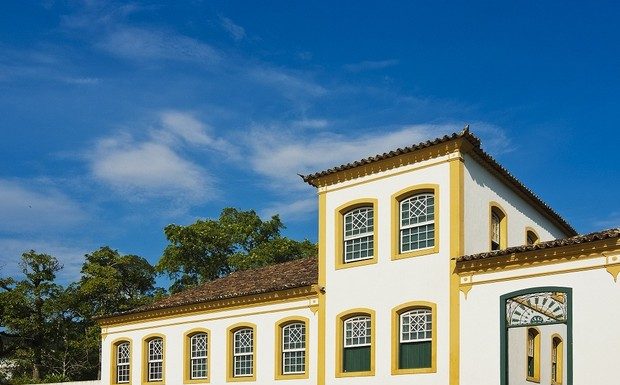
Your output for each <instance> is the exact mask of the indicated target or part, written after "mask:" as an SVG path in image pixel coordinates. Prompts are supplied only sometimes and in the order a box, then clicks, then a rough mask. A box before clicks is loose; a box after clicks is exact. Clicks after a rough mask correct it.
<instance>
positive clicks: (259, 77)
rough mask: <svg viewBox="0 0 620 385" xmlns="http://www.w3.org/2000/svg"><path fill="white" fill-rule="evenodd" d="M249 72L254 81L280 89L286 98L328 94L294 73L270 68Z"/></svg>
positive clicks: (315, 84) (255, 69) (251, 68)
mask: <svg viewBox="0 0 620 385" xmlns="http://www.w3.org/2000/svg"><path fill="white" fill-rule="evenodd" d="M247 71H248V74H249V76H250V78H251V79H253V80H254V81H256V82H258V83H261V84H265V85H267V86H269V87H272V88H275V89H278V90H279V91H280V92H281V93H282V95H283V96H284V97H287V98H290V99H296V98H299V97H317V96H322V95H325V94H326V93H327V90H326V89H325V88H324V87H323V86H321V85H320V84H318V83H315V82H314V81H312V80H309V79H307V77H306V76H300V75H299V74H296V73H293V72H285V71H284V70H280V69H275V68H270V67H250V68H247Z"/></svg>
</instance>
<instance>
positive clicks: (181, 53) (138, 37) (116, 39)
mask: <svg viewBox="0 0 620 385" xmlns="http://www.w3.org/2000/svg"><path fill="white" fill-rule="evenodd" d="M96 47H98V48H100V49H102V50H104V51H106V52H108V53H110V54H112V55H115V56H119V57H123V58H126V59H136V60H149V59H165V60H185V61H196V62H201V63H207V64H213V63H217V62H218V61H219V60H220V59H221V57H220V54H219V53H218V51H217V50H216V49H215V48H213V47H211V46H210V45H208V44H206V43H203V42H201V41H199V40H196V39H193V38H190V37H187V36H184V35H181V34H179V33H177V32H174V31H163V30H157V29H146V28H137V27H129V26H123V25H118V26H115V27H114V28H113V29H112V30H111V31H109V32H108V33H107V34H105V35H104V36H103V37H102V38H101V40H100V41H99V42H98V43H97V44H96Z"/></svg>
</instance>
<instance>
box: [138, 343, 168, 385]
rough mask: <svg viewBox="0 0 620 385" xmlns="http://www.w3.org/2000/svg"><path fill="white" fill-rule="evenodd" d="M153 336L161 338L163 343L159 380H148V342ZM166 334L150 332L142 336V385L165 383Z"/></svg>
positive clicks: (161, 384)
mask: <svg viewBox="0 0 620 385" xmlns="http://www.w3.org/2000/svg"><path fill="white" fill-rule="evenodd" d="M155 338H161V339H162V343H163V345H164V349H163V353H164V354H163V356H164V357H163V359H162V363H161V366H162V369H161V381H149V365H148V359H149V342H150V341H151V340H154V339H155ZM166 356H167V354H166V336H165V335H163V334H160V333H152V334H149V335H147V336H144V337H143V338H142V385H150V384H159V385H164V384H165V383H166Z"/></svg>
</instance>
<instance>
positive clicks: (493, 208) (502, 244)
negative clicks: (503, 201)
mask: <svg viewBox="0 0 620 385" xmlns="http://www.w3.org/2000/svg"><path fill="white" fill-rule="evenodd" d="M493 212H495V213H496V214H497V215H498V216H499V248H500V250H503V249H505V248H507V247H508V215H507V214H506V210H504V209H503V208H502V206H501V205H500V204H499V203H497V202H495V201H491V202H489V250H493V246H492V242H493V241H492V240H493V226H492V223H493V217H492V216H493Z"/></svg>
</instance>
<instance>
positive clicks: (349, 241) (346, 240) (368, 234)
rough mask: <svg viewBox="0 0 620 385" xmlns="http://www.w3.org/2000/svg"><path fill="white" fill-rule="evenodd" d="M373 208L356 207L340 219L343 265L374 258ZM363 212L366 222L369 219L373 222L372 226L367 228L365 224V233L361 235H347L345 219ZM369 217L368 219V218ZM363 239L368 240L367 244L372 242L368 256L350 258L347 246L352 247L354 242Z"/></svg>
mask: <svg viewBox="0 0 620 385" xmlns="http://www.w3.org/2000/svg"><path fill="white" fill-rule="evenodd" d="M374 210H375V209H374V207H373V206H372V205H370V206H361V207H357V208H354V209H351V210H349V211H347V212H346V213H345V214H344V215H343V218H342V234H343V245H342V248H343V256H344V263H351V262H357V261H364V260H367V259H372V258H374V255H375V239H374V238H375V237H374V234H375V233H374V229H375V225H376V224H375V223H374V215H375V211H374ZM362 211H363V212H365V216H366V220H367V221H368V220H369V218H370V219H371V220H372V221H373V223H372V226H368V224H366V231H365V232H363V233H359V234H350V235H347V218H349V217H352V216H353V215H355V214H358V213H360V212H362ZM369 216H370V217H369ZM363 238H369V242H372V248H369V250H370V253H369V255H367V256H365V257H361V258H350V257H348V255H347V245H354V243H355V241H356V240H361V239H363Z"/></svg>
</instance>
